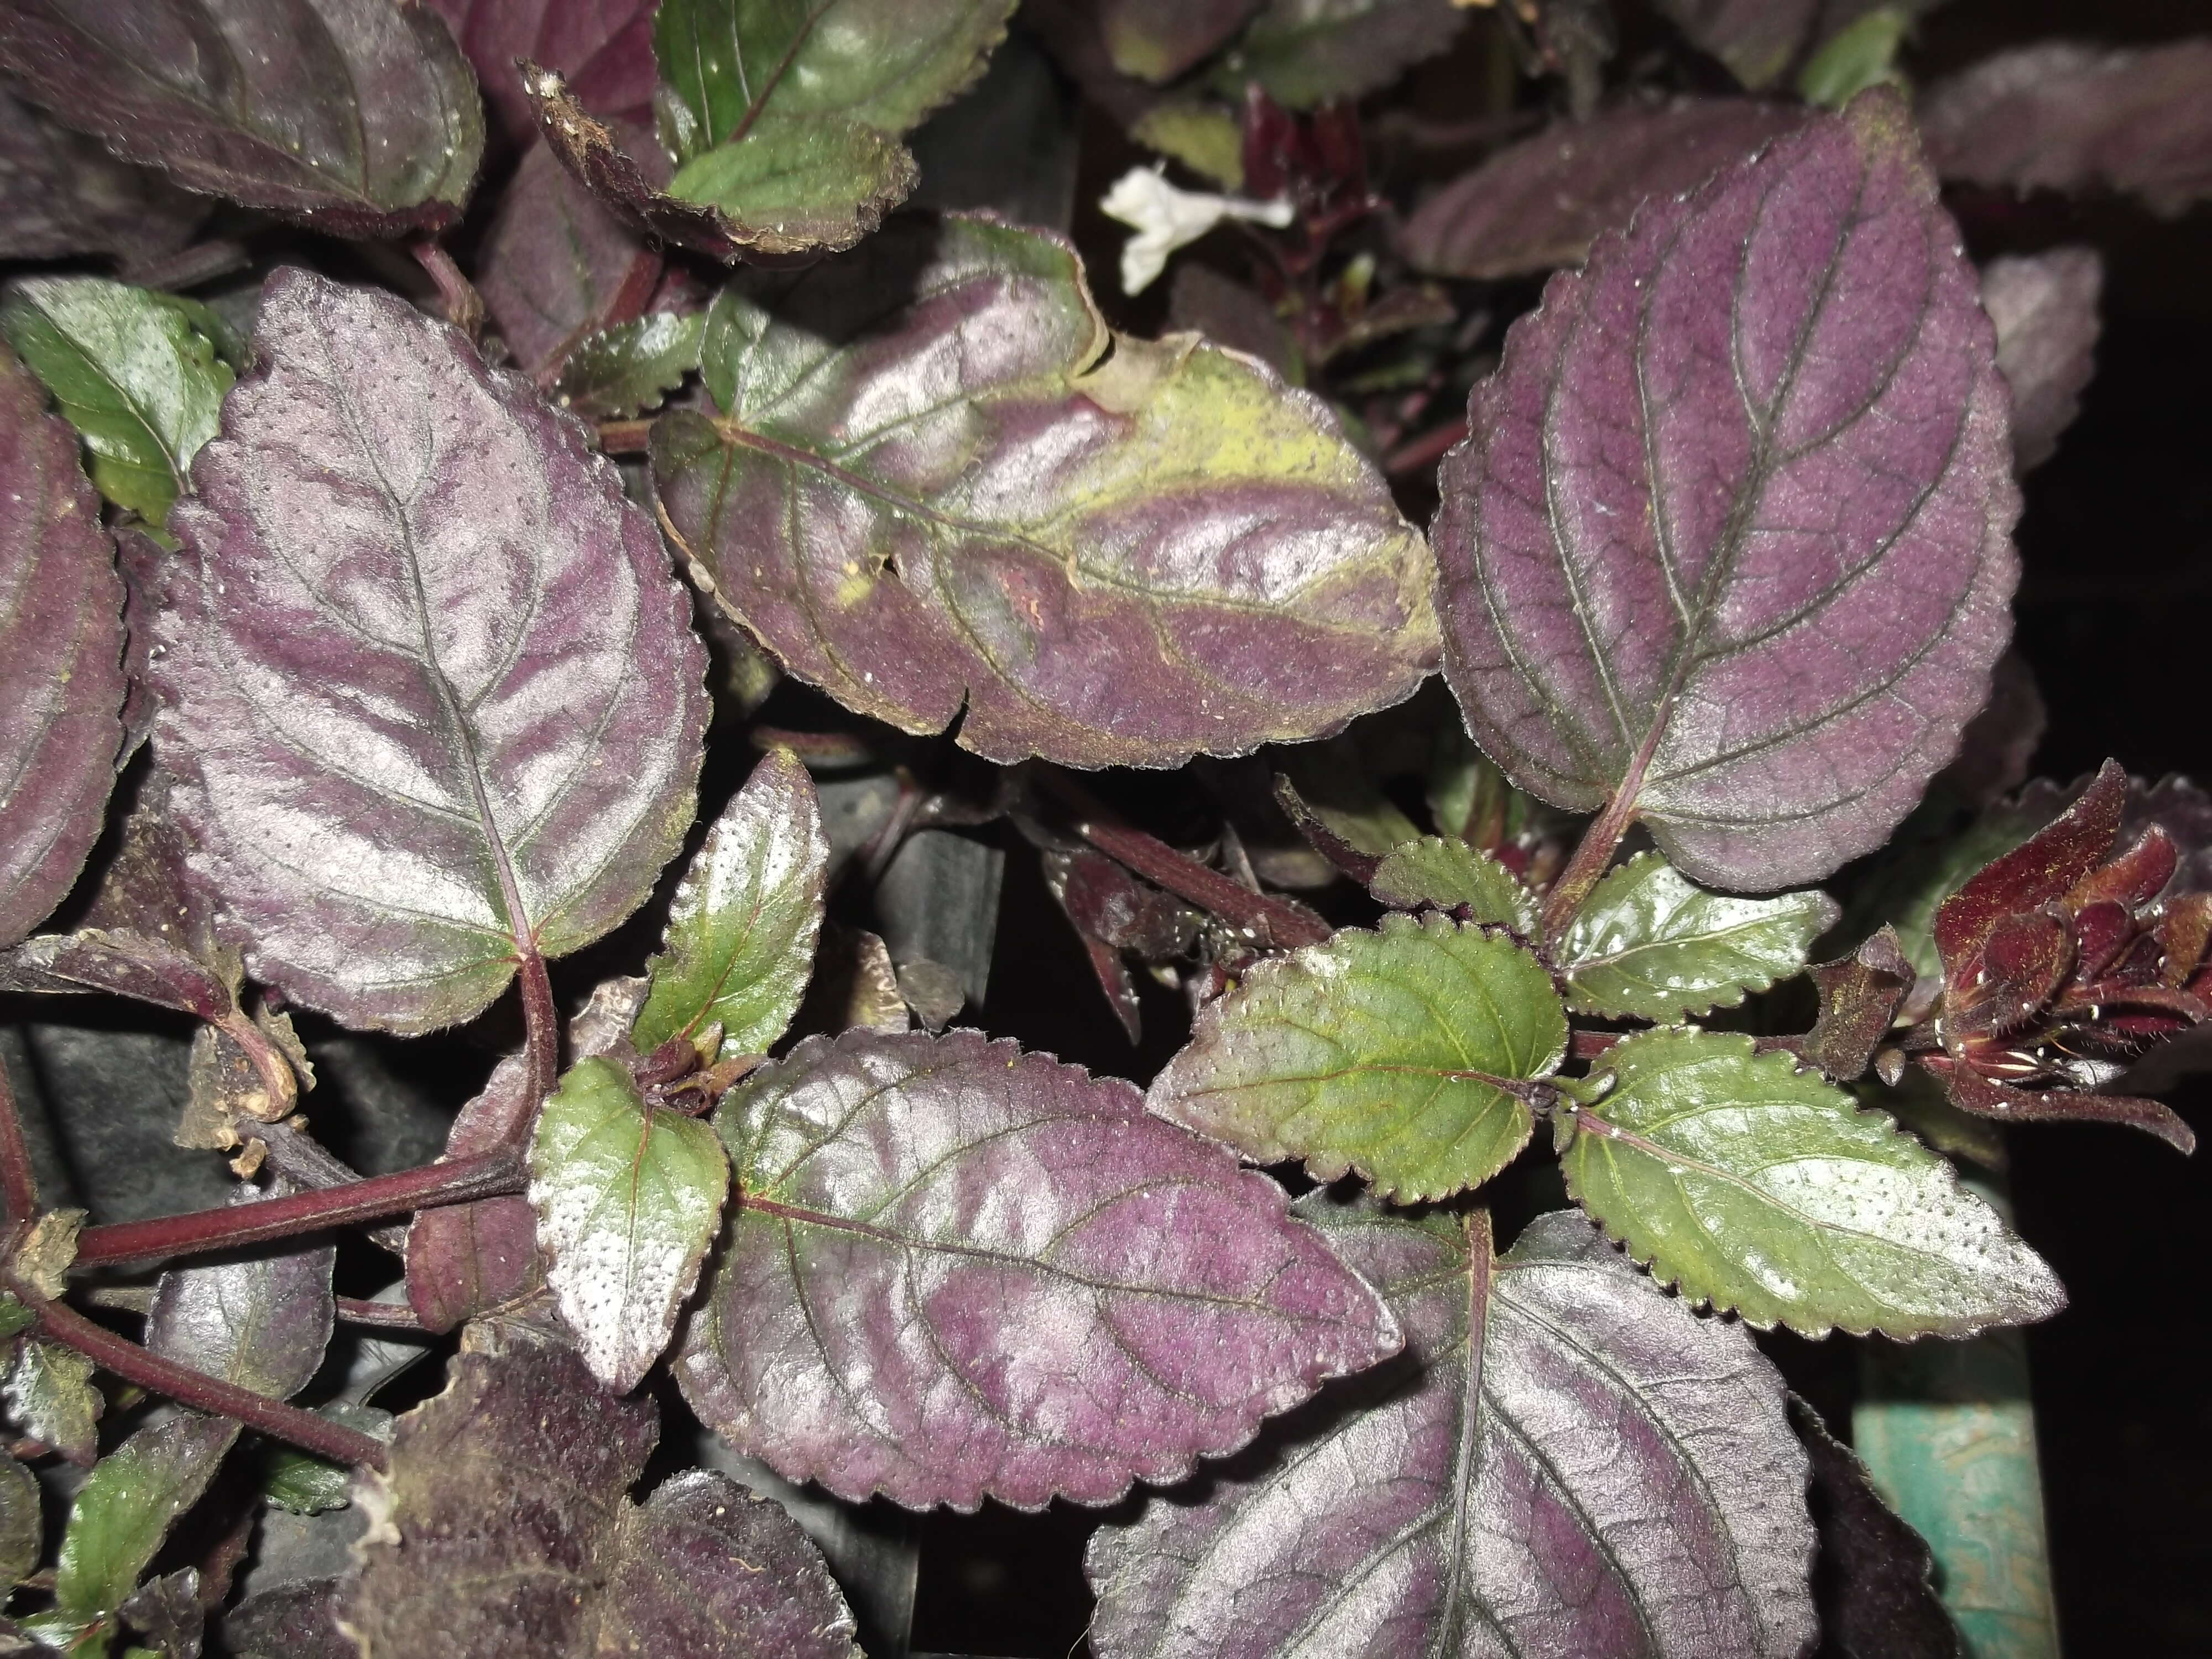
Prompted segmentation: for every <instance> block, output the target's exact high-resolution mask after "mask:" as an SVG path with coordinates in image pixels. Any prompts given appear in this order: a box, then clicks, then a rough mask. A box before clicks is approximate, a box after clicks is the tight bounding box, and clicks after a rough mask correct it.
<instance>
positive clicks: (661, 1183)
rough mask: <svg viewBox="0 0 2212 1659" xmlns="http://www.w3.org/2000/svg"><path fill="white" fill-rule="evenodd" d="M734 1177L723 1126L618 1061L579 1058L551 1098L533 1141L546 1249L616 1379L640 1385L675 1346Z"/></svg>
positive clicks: (579, 1327) (596, 1354)
mask: <svg viewBox="0 0 2212 1659" xmlns="http://www.w3.org/2000/svg"><path fill="white" fill-rule="evenodd" d="M729 1185H730V1165H729V1158H728V1157H727V1155H726V1153H725V1152H723V1151H722V1143H721V1140H720V1138H719V1137H717V1136H716V1134H715V1133H714V1130H713V1129H711V1128H709V1127H708V1126H707V1125H706V1124H704V1123H702V1122H701V1121H699V1120H697V1119H696V1118H689V1117H684V1116H681V1115H678V1114H677V1113H675V1112H671V1111H667V1110H665V1109H661V1108H659V1107H657V1106H652V1105H649V1104H647V1103H646V1101H645V1100H644V1099H643V1098H642V1097H641V1096H640V1095H639V1093H638V1090H637V1085H636V1084H635V1082H633V1081H632V1080H631V1079H630V1075H629V1070H628V1068H626V1067H625V1066H623V1065H622V1064H620V1063H619V1062H618V1061H616V1060H608V1059H605V1058H604V1057H593V1058H592V1059H589V1060H580V1061H578V1062H577V1064H576V1065H575V1066H574V1067H572V1068H571V1069H570V1070H569V1073H568V1075H567V1076H566V1077H564V1078H563V1079H562V1080H561V1086H560V1087H559V1088H558V1089H556V1090H555V1091H553V1094H552V1095H551V1096H550V1097H549V1098H548V1099H547V1101H546V1102H545V1106H544V1110H543V1111H541V1112H540V1113H539V1114H538V1133H537V1136H536V1138H535V1139H533V1140H532V1143H531V1147H530V1202H531V1206H532V1208H533V1209H535V1210H536V1211H537V1212H538V1248H539V1249H541V1250H542V1251H543V1252H544V1253H545V1255H548V1256H550V1258H551V1261H552V1265H551V1266H550V1267H549V1268H547V1270H546V1273H545V1279H546V1282H547V1283H548V1284H549V1285H551V1286H552V1287H553V1294H554V1297H555V1298H556V1300H557V1301H558V1303H559V1304H560V1308H561V1314H562V1317H563V1318H564V1319H566V1320H567V1321H568V1327H569V1328H570V1329H571V1330H573V1331H574V1333H575V1334H576V1339H577V1346H578V1347H579V1348H580V1350H581V1352H582V1353H583V1356H584V1360H585V1363H586V1364H588V1365H590V1366H591V1368H592V1373H593V1375H595V1376H598V1377H599V1380H600V1381H601V1382H603V1383H606V1384H607V1386H608V1387H610V1388H611V1389H617V1391H619V1392H623V1393H627V1392H628V1391H629V1390H630V1389H633V1388H635V1387H636V1386H637V1383H638V1379H639V1378H641V1377H642V1376H644V1375H645V1374H646V1372H647V1371H648V1370H651V1369H652V1368H653V1361H654V1360H656V1359H658V1358H660V1351H661V1350H662V1349H663V1348H665V1347H666V1346H668V1338H669V1334H670V1333H671V1331H673V1330H674V1329H675V1328H676V1310H677V1309H678V1306H679V1305H680V1304H682V1303H683V1300H684V1297H686V1296H687V1295H689V1294H690V1290H691V1286H692V1285H693V1283H694V1282H695V1281H696V1279H698V1277H699V1263H700V1261H702V1259H703V1258H704V1257H705V1255H706V1254H707V1246H708V1244H709V1243H712V1242H713V1240H714V1231H715V1228H716V1227H717V1225H719V1224H720V1220H721V1217H722V1199H723V1196H724V1195H725V1194H726V1193H727V1192H728V1190H729Z"/></svg>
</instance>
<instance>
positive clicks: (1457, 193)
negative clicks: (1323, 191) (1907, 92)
mask: <svg viewBox="0 0 2212 1659" xmlns="http://www.w3.org/2000/svg"><path fill="white" fill-rule="evenodd" d="M1804 120H1805V116H1804V112H1802V110H1796V109H1791V108H1790V107H1788V106H1784V105H1780V104H1762V103H1755V102H1753V100H1750V99H1747V98H1726V99H1722V98H1711V99H1695V98H1685V99H1676V100H1672V101H1670V102H1667V103H1657V104H1646V103H1629V104H1622V105H1620V106H1616V107H1614V108H1613V109H1609V110H1606V111H1603V112H1600V113H1599V114H1597V115H1595V116H1593V117H1592V118H1590V119H1589V120H1587V121H1562V122H1559V123H1556V124H1555V125H1553V126H1551V127H1549V128H1547V130H1546V131H1542V132H1540V133H1538V134H1537V135H1536V136H1535V137H1533V138H1524V139H1522V141H1521V142H1520V143H1516V144H1509V145H1508V146H1506V147H1505V148H1504V149H1502V150H1500V151H1498V154H1497V155H1493V156H1492V157H1491V158H1490V159H1489V160H1487V161H1485V162H1483V164H1482V165H1481V166H1480V167H1477V168H1475V169H1474V171H1473V172H1472V173H1467V174H1465V175H1464V176H1463V177H1461V178H1459V179H1454V180H1453V181H1452V182H1451V183H1450V184H1448V185H1445V186H1444V187H1443V189H1442V190H1439V191H1437V192H1436V193H1435V194H1434V195H1433V196H1431V197H1429V198H1428V199H1427V200H1426V201H1425V202H1423V203H1422V204H1420V206H1419V208H1418V209H1416V210H1414V212H1413V216H1412V217H1410V218H1409V219H1407V222H1406V225H1405V228H1404V229H1403V230H1402V231H1401V232H1400V234H1399V238H1398V246H1399V248H1400V250H1401V252H1403V253H1404V254H1405V256H1406V257H1407V258H1408V259H1410V260H1412V261H1413V264H1415V265H1417V266H1418V267H1419V268H1420V269H1421V270H1425V271H1430V272H1432V273H1433V274H1435V275H1437V276H1486V277H1491V276H1524V275H1527V274H1528V273H1530V272H1532V271H1539V270H1550V269H1551V268H1552V267H1553V266H1555V265H1571V264H1577V262H1579V261H1580V260H1581V259H1582V258H1583V255H1584V254H1586V253H1588V252H1589V246H1590V243H1591V242H1592V241H1593V240H1595V238H1596V236H1597V234H1598V233H1599V232H1601V231H1606V230H1624V229H1626V228H1627V225H1628V221H1629V216H1631V215H1632V214H1633V213H1634V212H1635V211H1636V209H1637V207H1638V204H1640V203H1642V202H1643V201H1644V199H1645V198H1646V197H1666V196H1674V195H1678V194H1680V192H1681V191H1686V190H1690V189H1692V188H1694V187H1695V186H1697V185H1701V184H1703V183H1704V182H1705V180H1706V179H1710V178H1711V177H1712V175H1713V174H1714V173H1717V172H1718V171H1719V170H1720V169H1721V168H1722V167H1726V166H1728V165H1729V164H1730V163H1731V162H1734V161H1741V160H1742V159H1743V158H1744V157H1745V156H1747V155H1750V154H1751V153H1752V152H1753V150H1755V149H1759V147H1760V146H1761V145H1764V144H1766V143H1771V142H1772V141H1773V140H1774V139H1776V138H1778V137H1781V136H1782V135H1783V134H1784V133H1786V132H1790V131H1795V130H1796V128H1798V127H1799V126H1802V125H1803V124H1804Z"/></svg>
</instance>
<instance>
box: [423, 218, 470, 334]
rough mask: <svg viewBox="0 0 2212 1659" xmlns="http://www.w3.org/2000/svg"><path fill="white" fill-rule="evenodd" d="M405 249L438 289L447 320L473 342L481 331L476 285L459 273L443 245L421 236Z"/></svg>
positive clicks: (451, 256) (459, 269) (458, 268)
mask: <svg viewBox="0 0 2212 1659" xmlns="http://www.w3.org/2000/svg"><path fill="white" fill-rule="evenodd" d="M407 251H408V252H410V253H412V254H413V255H414V256H415V263H416V264H418V265H420V266H422V269H423V270H425V271H426V272H427V273H428V275H429V278H430V281H431V283H433V284H435V287H436V288H437V290H438V300H439V303H440V304H441V305H443V306H444V307H445V308H446V320H447V322H449V323H451V324H452V325H453V326H454V327H455V328H458V329H459V330H460V331H461V332H462V333H464V334H465V335H467V336H468V337H469V339H470V341H471V343H474V342H475V341H476V339H477V337H479V336H480V335H482V334H483V325H484V302H483V295H481V294H479V293H477V289H476V284H475V283H471V281H469V279H468V278H467V277H466V276H463V275H462V274H461V268H460V267H459V265H457V264H454V263H453V255H452V254H450V253H448V252H446V248H445V244H443V243H442V242H437V241H434V240H431V239H429V238H428V237H424V238H423V239H422V240H419V241H415V242H410V243H409V244H408V245H407Z"/></svg>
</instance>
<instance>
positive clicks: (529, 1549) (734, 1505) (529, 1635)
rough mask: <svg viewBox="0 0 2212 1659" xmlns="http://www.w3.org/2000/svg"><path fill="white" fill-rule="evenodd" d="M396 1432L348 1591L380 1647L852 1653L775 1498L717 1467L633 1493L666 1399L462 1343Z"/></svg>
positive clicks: (350, 1625) (518, 1657)
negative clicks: (444, 1377)
mask: <svg viewBox="0 0 2212 1659" xmlns="http://www.w3.org/2000/svg"><path fill="white" fill-rule="evenodd" d="M396 1427H397V1434H396V1436H395V1437H394V1439H393V1441H392V1467H391V1472H390V1473H389V1474H383V1475H372V1476H369V1477H368V1480H369V1481H370V1487H371V1489H370V1493H369V1500H370V1503H371V1504H372V1505H373V1512H374V1513H375V1514H377V1515H378V1516H380V1522H379V1523H378V1525H377V1526H376V1527H375V1528H374V1530H372V1532H371V1533H370V1534H369V1536H368V1539H366V1540H365V1541H363V1542H362V1544H360V1545H358V1546H356V1553H357V1554H358V1556H359V1558H360V1559H361V1563H362V1571H361V1576H360V1577H359V1578H358V1579H357V1580H356V1581H355V1583H353V1584H352V1585H350V1586H349V1587H348V1588H347V1589H344V1590H343V1591H342V1592H341V1595H342V1596H343V1601H342V1603H341V1607H340V1611H339V1621H340V1623H341V1625H342V1626H343V1627H344V1628H345V1630H346V1631H347V1632H349V1634H350V1635H352V1636H353V1637H354V1638H356V1640H357V1641H359V1642H360V1644H361V1645H362V1650H363V1651H364V1652H365V1653H369V1654H376V1655H383V1654H392V1655H400V1654H427V1653H433V1652H436V1653H452V1654H466V1655H467V1656H469V1659H507V1656H510V1655H512V1656H515V1659H540V1656H546V1655H554V1654H597V1655H605V1656H608V1659H612V1656H616V1655H633V1654H635V1655H645V1654H653V1655H666V1656H671V1659H673V1656H678V1655H681V1656H684V1659H723V1656H727V1659H751V1656H757V1655H769V1654H774V1655H775V1656H777V1659H787V1656H788V1659H857V1655H858V1650H857V1649H855V1648H854V1645H853V1640H852V1637H853V1619H852V1615H851V1614H850V1613H848V1612H847V1611H846V1608H845V1604H844V1601H843V1600H842V1598H841V1597H840V1596H839V1595H838V1594H837V1587H836V1584H835V1583H832V1582H831V1581H830V1577H829V1571H828V1570H827V1569H826V1568H825V1567H824V1566H823V1563H822V1558H821V1556H820V1555H819V1554H817V1553H816V1552H815V1549H814V1547H813V1546H812V1545H811V1544H810V1543H809V1542H808V1541H806V1538H805V1534H803V1533H801V1532H800V1531H799V1526H798V1523H797V1522H794V1521H793V1520H792V1519H791V1518H790V1517H789V1516H787V1515H785V1514H784V1512H783V1511H782V1510H781V1509H779V1508H778V1507H776V1506H775V1504H770V1503H769V1502H767V1501H765V1500H764V1499H762V1498H756V1497H754V1496H753V1495H752V1494H751V1493H750V1492H747V1491H746V1490H745V1489H744V1487H742V1486H738V1485H737V1484H736V1483H735V1482H733V1481H731V1480H727V1479H726V1478H725V1477H723V1476H721V1475H718V1474H708V1473H705V1472H703V1471H694V1472H692V1473H690V1474H680V1475H677V1476H675V1477H674V1478H673V1479H671V1480H669V1481H667V1482H666V1483H665V1485H663V1486H661V1488H660V1489H659V1491H658V1492H654V1493H653V1496H652V1497H651V1498H648V1499H647V1501H646V1502H645V1503H644V1504H642V1505H639V1504H632V1503H631V1502H630V1501H629V1498H627V1497H626V1496H625V1494H626V1492H628V1490H629V1486H631V1484H632V1483H633V1482H634V1481H635V1480H636V1479H637V1477H638V1475H639V1474H640V1472H641V1470H642V1469H643V1468H644V1467H645V1460H646V1457H647V1454H648V1453H650V1452H651V1451H652V1449H653V1442H654V1441H655V1440H656V1439H657V1438H658V1437H659V1430H658V1426H657V1425H656V1422H655V1412H654V1408H653V1402H652V1401H650V1400H649V1399H645V1400H624V1399H621V1398H618V1397H617V1396H615V1395H610V1394H607V1393H605V1392H603V1391H602V1390H601V1389H600V1388H599V1384H598V1383H595V1382H593V1381H592V1376H591V1373H590V1372H589V1371H587V1370H586V1369H585V1368H584V1364H583V1362H582V1360H580V1358H577V1356H576V1355H575V1354H574V1353H572V1352H569V1351H568V1350H567V1349H565V1348H562V1347H559V1346H544V1347H539V1348H534V1349H524V1350H520V1351H517V1352H508V1353H506V1354H504V1355H500V1356H496V1357H495V1356H492V1355H487V1354H483V1353H471V1352H463V1353H462V1354H461V1355H460V1356H459V1358H456V1359H455V1360H454V1361H453V1370H452V1376H451V1381H450V1382H449V1383H448V1384H447V1389H446V1391H445V1392H444V1393H443V1394H441V1395H438V1396H437V1397H436V1398H435V1399H433V1400H430V1401H427V1402H426V1403H425V1404H423V1405H421V1406H418V1407H416V1408H415V1409H414V1410H413V1411H411V1412H409V1413H406V1414H405V1415H404V1416H403V1417H401V1418H400V1419H399V1420H398V1424H397V1425H396Z"/></svg>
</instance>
